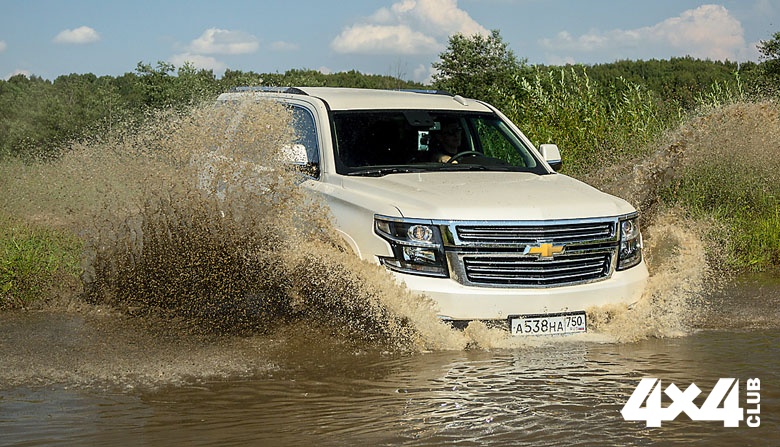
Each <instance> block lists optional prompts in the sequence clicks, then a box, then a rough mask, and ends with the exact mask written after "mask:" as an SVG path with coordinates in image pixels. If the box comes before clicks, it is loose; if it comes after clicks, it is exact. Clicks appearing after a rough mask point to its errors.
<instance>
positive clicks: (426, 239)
mask: <svg viewBox="0 0 780 447" xmlns="http://www.w3.org/2000/svg"><path fill="white" fill-rule="evenodd" d="M374 232H375V233H376V234H377V235H379V237H381V238H382V239H384V240H386V241H387V242H388V243H389V244H390V248H391V249H392V251H393V256H380V257H379V260H380V262H381V263H382V264H383V265H385V266H386V267H387V268H389V269H391V270H395V271H398V272H403V273H411V274H415V275H427V276H440V277H446V276H448V272H447V263H446V262H445V258H444V247H443V244H442V239H441V232H440V231H439V227H438V226H436V225H434V224H433V223H432V222H430V221H422V220H408V219H400V218H398V219H396V218H390V217H380V216H377V217H375V218H374Z"/></svg>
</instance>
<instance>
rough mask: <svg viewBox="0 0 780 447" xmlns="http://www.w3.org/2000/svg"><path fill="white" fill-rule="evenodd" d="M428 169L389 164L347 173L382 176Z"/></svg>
mask: <svg viewBox="0 0 780 447" xmlns="http://www.w3.org/2000/svg"><path fill="white" fill-rule="evenodd" d="M426 170H427V169H422V168H413V167H408V166H387V167H381V168H378V167H371V168H364V169H358V170H355V171H351V172H348V173H347V175H353V176H365V177H382V176H385V175H387V174H406V173H410V172H425V171H426Z"/></svg>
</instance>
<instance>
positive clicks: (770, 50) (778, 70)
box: [758, 32, 780, 77]
mask: <svg viewBox="0 0 780 447" xmlns="http://www.w3.org/2000/svg"><path fill="white" fill-rule="evenodd" d="M758 51H759V52H760V53H761V59H762V60H763V61H764V71H765V72H766V73H767V74H769V75H772V76H777V77H780V32H776V33H775V34H774V35H773V36H772V38H771V39H769V40H762V41H761V43H759V44H758Z"/></svg>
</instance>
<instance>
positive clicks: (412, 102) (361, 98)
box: [220, 87, 491, 112]
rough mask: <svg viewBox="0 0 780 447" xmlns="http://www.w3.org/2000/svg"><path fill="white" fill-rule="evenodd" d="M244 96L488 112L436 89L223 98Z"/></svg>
mask: <svg viewBox="0 0 780 447" xmlns="http://www.w3.org/2000/svg"><path fill="white" fill-rule="evenodd" d="M245 95H254V96H255V97H256V98H258V99H259V98H263V97H287V98H295V97H300V96H301V95H303V96H310V97H315V98H319V99H320V100H322V101H323V102H325V103H326V104H327V105H328V107H329V108H330V109H331V110H378V109H428V110H463V111H476V112H489V111H491V109H490V108H489V107H487V106H486V105H485V104H484V103H482V102H481V101H477V100H474V99H466V98H463V97H460V96H457V95H451V94H448V93H446V92H440V91H434V90H379V89H364V88H344V87H284V88H267V87H241V88H238V89H235V90H234V91H232V92H231V93H223V94H222V95H220V99H239V98H241V97H244V96H245Z"/></svg>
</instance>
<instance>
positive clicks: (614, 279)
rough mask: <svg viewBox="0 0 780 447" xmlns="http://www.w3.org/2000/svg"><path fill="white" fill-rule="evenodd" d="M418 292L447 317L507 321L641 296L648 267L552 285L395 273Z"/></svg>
mask: <svg viewBox="0 0 780 447" xmlns="http://www.w3.org/2000/svg"><path fill="white" fill-rule="evenodd" d="M396 276H397V277H399V278H400V279H401V280H402V281H403V282H404V283H405V284H406V285H407V287H409V289H411V290H412V291H414V292H417V293H421V294H424V295H426V296H428V297H430V298H431V299H432V300H433V301H434V302H435V303H436V305H437V312H438V315H439V316H440V318H442V319H445V320H503V319H506V318H507V317H509V316H510V315H529V314H546V313H557V312H569V311H575V310H586V309H588V308H590V307H593V306H603V305H607V304H626V305H631V304H634V303H636V302H637V301H639V299H640V298H641V297H642V294H643V293H644V289H645V285H646V284H647V278H648V276H649V275H648V272H647V267H646V265H645V263H644V261H642V262H641V263H640V264H639V265H637V266H635V267H632V268H630V269H628V270H624V271H616V272H614V273H612V275H611V276H610V277H609V278H607V279H604V280H602V281H597V282H591V283H586V284H577V285H571V286H560V287H550V288H528V289H524V288H493V287H477V286H467V285H463V284H460V283H458V282H457V281H454V280H452V279H450V278H431V277H425V276H415V275H408V274H400V273H396Z"/></svg>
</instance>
